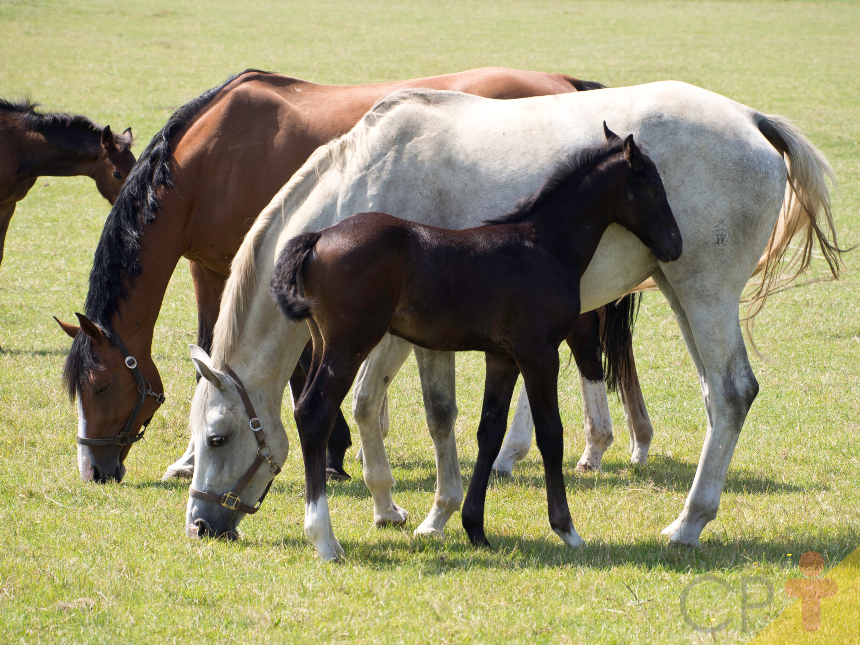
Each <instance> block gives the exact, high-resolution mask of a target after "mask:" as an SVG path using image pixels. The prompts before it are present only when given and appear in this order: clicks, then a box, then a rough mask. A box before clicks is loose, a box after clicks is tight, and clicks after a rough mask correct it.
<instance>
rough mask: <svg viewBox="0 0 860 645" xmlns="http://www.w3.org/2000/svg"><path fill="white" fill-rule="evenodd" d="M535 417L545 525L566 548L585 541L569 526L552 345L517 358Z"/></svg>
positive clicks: (556, 378) (556, 370) (556, 364)
mask: <svg viewBox="0 0 860 645" xmlns="http://www.w3.org/2000/svg"><path fill="white" fill-rule="evenodd" d="M518 363H519V366H520V369H522V372H523V380H524V381H525V385H526V389H527V390H528V393H529V400H530V401H531V406H532V414H533V415H534V418H535V428H536V435H537V445H538V449H539V450H540V453H541V456H542V457H543V466H544V473H545V476H546V501H547V507H548V510H549V525H550V527H552V530H553V531H555V533H556V535H558V536H559V537H560V538H561V539H562V540H563V541H564V543H565V544H567V545H568V546H570V547H580V546H584V545H585V542H584V541H583V540H582V538H581V537H579V535H578V534H577V532H576V529H574V528H573V520H572V519H571V517H570V509H569V508H568V505H567V493H566V491H565V488H564V474H563V472H562V462H563V459H564V428H563V426H562V423H561V416H560V415H559V412H558V350H557V349H556V348H555V347H547V348H544V350H543V351H540V352H536V353H531V352H530V353H529V355H527V356H523V357H521V358H519V359H518Z"/></svg>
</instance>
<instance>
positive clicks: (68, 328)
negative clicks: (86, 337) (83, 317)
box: [54, 316, 81, 339]
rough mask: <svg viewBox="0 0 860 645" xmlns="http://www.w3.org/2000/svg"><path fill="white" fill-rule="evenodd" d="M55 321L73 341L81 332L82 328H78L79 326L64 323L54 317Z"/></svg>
mask: <svg viewBox="0 0 860 645" xmlns="http://www.w3.org/2000/svg"><path fill="white" fill-rule="evenodd" d="M54 320H56V321H57V324H58V325H59V326H60V329H62V330H63V331H64V332H66V333H67V334H68V335H69V337H70V338H72V339H74V337H75V336H77V335H78V332H79V331H80V330H81V328H80V327H78V326H77V325H73V324H71V323H67V322H63V321H62V320H60V319H59V318H57V317H56V316H54Z"/></svg>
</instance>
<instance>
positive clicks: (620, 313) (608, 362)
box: [600, 293, 642, 392]
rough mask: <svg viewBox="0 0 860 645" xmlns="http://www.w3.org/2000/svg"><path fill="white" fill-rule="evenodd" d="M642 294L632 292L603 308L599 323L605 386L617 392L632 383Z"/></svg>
mask: <svg viewBox="0 0 860 645" xmlns="http://www.w3.org/2000/svg"><path fill="white" fill-rule="evenodd" d="M641 302H642V294H641V293H631V294H628V295H626V296H624V297H623V298H622V299H621V300H619V301H618V302H613V303H610V304H608V305H606V306H605V307H603V316H602V320H601V321H600V322H601V325H600V349H602V350H603V372H604V378H605V379H606V388H607V389H608V390H609V391H611V392H617V391H618V386H619V385H620V384H622V383H629V382H630V380H631V377H632V370H633V365H632V361H631V360H630V356H632V354H633V325H634V324H635V323H636V316H637V315H638V314H639V305H640V304H641Z"/></svg>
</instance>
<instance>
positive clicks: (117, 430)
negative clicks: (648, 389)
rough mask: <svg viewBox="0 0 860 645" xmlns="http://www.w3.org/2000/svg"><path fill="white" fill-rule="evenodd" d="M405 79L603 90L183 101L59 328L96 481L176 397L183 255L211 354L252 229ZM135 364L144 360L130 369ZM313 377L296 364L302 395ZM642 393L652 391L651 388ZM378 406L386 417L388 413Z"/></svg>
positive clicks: (255, 95) (601, 413)
mask: <svg viewBox="0 0 860 645" xmlns="http://www.w3.org/2000/svg"><path fill="white" fill-rule="evenodd" d="M404 87H426V88H439V89H451V90H460V91H464V92H468V93H472V94H477V95H481V96H486V97H490V98H498V99H512V98H518V97H527V96H537V95H546V94H561V93H569V92H576V91H581V90H588V89H594V88H599V87H602V86H600V85H599V84H598V83H592V82H588V81H581V80H579V79H576V78H572V77H570V76H565V75H563V74H545V73H540V72H527V71H519V70H511V69H502V68H483V69H477V70H471V71H467V72H462V73H458V74H448V75H444V76H433V77H429V78H420V79H414V80H410V81H400V82H396V83H383V84H379V85H357V86H327V85H316V84H314V83H308V82H307V81H302V80H299V79H295V78H290V77H288V76H281V75H278V74H269V73H265V72H259V71H254V70H249V71H247V72H245V73H243V74H240V75H239V76H237V77H233V78H231V79H228V80H227V81H226V82H225V83H224V84H222V85H221V86H219V87H216V88H214V89H212V90H209V91H208V92H206V93H204V94H202V95H201V96H199V97H197V98H196V99H194V100H193V101H191V102H189V103H187V104H186V105H184V106H183V107H181V108H180V109H179V110H178V111H177V112H176V113H175V114H174V115H173V116H172V117H171V118H170V120H169V121H168V122H167V124H166V125H165V126H164V128H163V129H162V130H161V131H160V132H159V133H158V134H156V135H155V137H154V138H153V140H152V142H151V143H150V144H149V146H148V147H147V148H146V150H145V151H144V152H143V154H142V155H141V158H140V161H139V162H138V164H137V166H136V168H135V171H134V173H133V174H132V176H131V178H130V179H129V182H128V189H127V190H125V191H124V192H123V194H122V195H121V196H120V198H119V201H118V202H117V203H116V205H115V206H114V208H113V209H112V211H111V213H110V215H109V217H108V219H107V221H106V222H105V227H104V231H103V232H102V237H101V240H100V241H99V244H98V247H97V249H96V252H95V258H94V262H93V268H92V271H91V273H90V286H89V292H88V293H87V300H86V305H85V307H86V309H85V311H86V315H79V316H78V318H79V325H80V326H78V325H72V324H67V323H60V325H61V327H62V328H63V330H64V331H65V332H66V333H67V334H69V336H71V337H72V338H73V339H74V342H73V343H72V347H71V350H70V352H69V355H68V357H67V359H66V364H65V368H64V373H63V376H64V379H65V382H66V386H67V389H68V393H69V396H70V397H71V398H72V399H73V400H74V399H77V404H78V464H79V469H80V474H81V477H82V478H83V479H85V480H90V479H94V480H95V481H98V482H106V481H110V480H121V479H122V477H123V476H124V474H125V466H124V465H123V461H124V460H125V458H126V456H127V455H128V452H129V450H130V446H131V444H132V443H133V442H134V441H135V440H136V439H137V437H140V436H142V433H141V428H142V427H144V423H145V420H146V419H149V418H151V416H152V415H153V413H154V412H155V410H156V409H157V408H158V406H159V404H160V401H161V400H163V399H162V398H161V392H162V391H163V386H162V383H161V378H160V375H159V373H158V369H157V367H156V365H155V363H154V361H153V359H152V354H151V345H152V337H153V333H154V329H155V323H156V320H157V319H158V313H159V310H160V308H161V303H162V300H163V298H164V294H165V291H166V289H167V284H168V282H169V280H170V277H171V276H172V275H173V271H174V269H175V267H176V264H177V263H178V262H179V260H180V259H181V258H182V257H183V256H184V257H186V258H188V259H189V260H190V263H191V275H192V277H193V279H194V288H195V293H196V297H197V312H198V333H197V343H198V345H200V346H201V347H203V348H204V349H205V350H206V351H209V350H210V348H211V342H212V341H211V339H212V328H213V326H214V324H215V320H216V318H217V316H218V310H219V303H220V296H221V293H222V291H223V288H224V281H225V280H226V276H227V275H228V273H229V267H230V262H231V260H232V259H233V256H234V255H235V253H236V251H237V249H238V248H239V245H240V244H241V242H242V239H243V237H244V235H245V233H246V232H247V231H248V227H249V226H250V225H251V223H252V222H253V221H254V219H255V218H256V217H257V215H258V214H259V213H260V211H261V210H262V209H263V208H264V207H265V206H266V204H267V203H268V202H269V201H270V200H271V198H272V196H273V195H274V194H275V193H277V191H278V190H279V189H280V188H281V187H282V186H283V185H284V183H286V181H287V180H288V179H289V178H290V177H291V176H292V174H293V173H294V172H295V171H296V170H297V169H298V168H299V167H300V166H301V165H302V163H303V162H304V161H305V160H306V159H307V158H308V156H310V154H311V153H312V152H313V151H314V150H315V149H316V148H317V147H319V146H320V145H323V144H325V143H327V142H328V141H330V140H331V139H333V138H335V137H337V136H340V135H342V134H344V133H345V132H347V131H348V130H349V129H350V128H351V127H352V126H353V125H355V123H356V122H357V121H358V120H359V119H360V118H361V116H362V115H363V114H364V113H365V112H366V111H367V110H368V109H369V108H370V107H372V106H373V104H374V103H375V102H376V101H377V100H379V99H381V98H382V97H384V96H386V95H387V94H389V93H391V92H392V91H394V90H397V89H401V88H404ZM58 322H60V321H58ZM581 324H582V327H583V328H584V330H585V331H583V332H582V333H581V334H580V336H582V341H581V342H578V343H577V345H576V346H577V351H576V353H575V355H576V358H577V364H578V366H579V367H580V370H581V372H582V374H583V375H584V377H585V379H584V380H583V383H584V384H585V385H584V387H586V388H587V389H588V392H589V394H588V395H587V396H586V395H584V399H585V400H586V401H587V402H590V401H600V400H602V402H603V403H602V405H600V406H594V407H596V409H594V410H592V409H590V408H589V409H588V410H587V414H586V419H587V424H586V435H587V436H589V437H590V436H591V435H592V434H599V435H600V437H601V438H603V439H604V441H603V443H605V437H606V436H607V432H608V433H609V434H608V436H609V437H610V438H611V421H610V419H609V412H608V407H607V405H606V394H605V391H604V386H603V371H602V369H601V365H600V349H599V348H598V346H597V334H596V328H597V316H596V314H588V315H586V316H583V320H582V321H581ZM588 330H592V331H591V332H589V331H588ZM580 348H581V349H580ZM619 351H624V350H619ZM307 360H308V361H309V356H308V358H307ZM126 361H132V363H129V364H134V365H136V366H137V367H136V368H134V369H131V368H129V367H127V363H126ZM303 379H304V377H303V374H302V372H301V370H298V369H297V370H296V371H295V372H294V373H293V380H292V386H293V391H294V393H295V395H296V397H298V394H299V393H300V392H301V388H302V385H303V383H304V380H303ZM364 382H365V381H364V380H363V379H362V378H360V379H359V384H358V388H357V389H358V396H357V397H356V398H355V403H354V406H356V408H357V409H356V414H355V416H356V418H357V419H364V418H366V417H367V414H368V413H367V412H366V411H365V410H362V409H358V408H359V407H360V406H361V405H362V404H363V402H366V401H368V400H370V399H371V398H373V397H367V396H363V395H362V392H363V383H364ZM141 392H143V393H144V394H143V395H142V394H141ZM147 393H151V395H150V394H147ZM630 396H632V397H633V398H634V399H636V400H641V393H640V392H639V390H638V388H637V389H636V390H635V391H634V392H632V393H631V394H630ZM141 397H143V398H141ZM601 397H602V399H601ZM641 407H642V409H644V403H643V404H642V406H641ZM373 413H374V414H377V415H378V414H379V408H377V409H376V410H374V411H373ZM451 423H453V419H452V420H451ZM592 427H594V428H596V430H594V431H592V430H591V428H592ZM640 427H641V429H637V431H638V432H639V434H640V435H641V436H645V435H647V436H649V437H650V431H651V426H650V423H649V422H648V420H647V415H646V416H645V417H643V421H642V423H641V424H640ZM598 443H599V442H598ZM349 445H350V437H349V429H348V427H347V425H346V422H345V421H344V420H343V419H342V417H341V418H340V419H339V421H338V425H337V426H336V428H335V432H334V433H333V434H332V444H331V445H330V446H329V458H330V460H329V467H330V472H331V473H334V474H340V475H341V476H346V474H345V473H344V472H343V469H342V463H343V455H344V453H345V451H346V449H347V447H348V446H349ZM591 462H594V459H593V458H592V459H591V461H590V462H589V463H591ZM193 463H194V461H193V442H192V443H191V444H190V445H189V449H188V451H187V452H186V453H185V455H184V456H183V458H181V459H180V460H179V461H178V462H177V463H176V464H174V465H173V466H171V467H170V468H169V469H168V471H167V474H166V475H165V476H166V477H169V476H175V475H190V474H191V472H192V471H193ZM597 463H599V461H598V462H597ZM595 465H596V464H595Z"/></svg>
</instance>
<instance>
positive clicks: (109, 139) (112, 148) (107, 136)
mask: <svg viewBox="0 0 860 645" xmlns="http://www.w3.org/2000/svg"><path fill="white" fill-rule="evenodd" d="M102 148H104V149H105V150H106V151H107V152H116V151H117V150H116V141H114V140H113V132H111V131H110V126H109V125H106V126H105V127H104V128H102Z"/></svg>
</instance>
